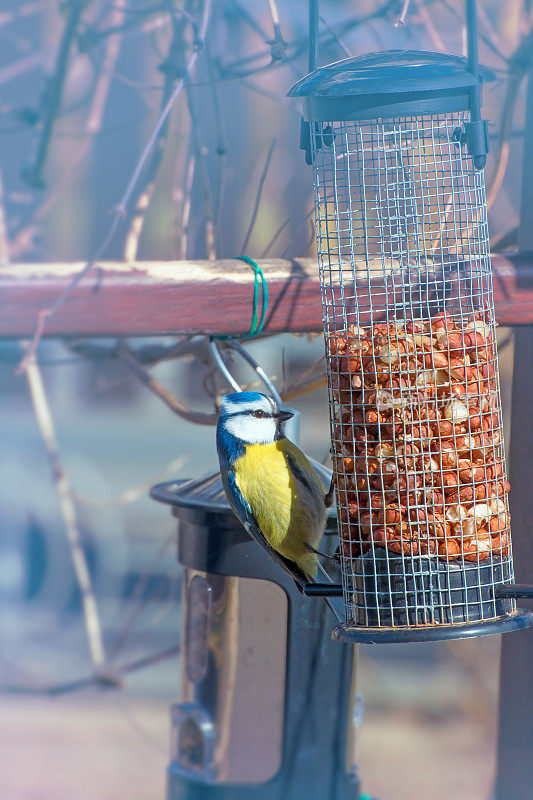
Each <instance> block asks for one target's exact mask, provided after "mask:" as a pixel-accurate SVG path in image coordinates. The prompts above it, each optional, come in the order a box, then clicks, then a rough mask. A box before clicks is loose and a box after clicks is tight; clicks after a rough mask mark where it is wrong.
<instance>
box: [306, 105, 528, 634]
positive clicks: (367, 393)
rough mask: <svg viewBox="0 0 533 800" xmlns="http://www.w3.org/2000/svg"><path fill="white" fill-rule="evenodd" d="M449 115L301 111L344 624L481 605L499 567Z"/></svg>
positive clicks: (496, 396)
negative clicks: (326, 115)
mask: <svg viewBox="0 0 533 800" xmlns="http://www.w3.org/2000/svg"><path fill="white" fill-rule="evenodd" d="M467 119H468V117H467V115H466V114H457V113H449V114H438V115H428V116H423V117H422V116H404V117H398V118H394V119H387V120H370V121H362V122H353V121H349V122H330V123H329V124H322V123H312V124H311V142H312V152H313V164H314V177H315V211H316V235H317V248H318V257H319V266H320V277H321V286H322V301H323V314H324V328H325V335H326V352H327V358H328V360H327V366H328V369H327V372H328V390H329V398H330V418H331V435H332V456H333V467H334V476H335V481H336V490H337V506H338V509H339V512H338V513H339V532H340V539H341V551H342V575H343V587H344V598H345V607H346V621H347V623H348V624H356V625H362V626H366V627H382V626H387V627H390V626H397V625H399V626H403V625H428V624H438V623H454V622H470V621H475V620H480V619H490V618H495V617H497V616H500V615H501V614H502V613H508V612H509V611H512V610H513V609H514V604H513V603H512V601H505V604H504V605H502V601H497V600H495V597H494V586H495V584H496V583H502V582H510V581H512V580H513V568H512V554H511V541H510V530H509V509H508V501H507V491H508V484H507V481H506V474H505V462H504V452H503V434H502V419H501V404H500V391H499V382H498V364H497V353H496V336H495V319H494V303H493V296H492V280H491V271H490V259H489V242H488V229H487V210H486V202H485V188H484V180H483V172H482V171H477V170H475V168H474V166H473V164H472V159H471V158H470V157H469V156H468V155H467V154H466V153H465V151H464V149H463V148H462V147H461V145H460V144H458V143H456V141H455V140H454V138H455V137H454V132H456V131H457V129H458V128H460V126H461V125H462V123H463V122H465V121H467Z"/></svg>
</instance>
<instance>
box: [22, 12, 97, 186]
mask: <svg viewBox="0 0 533 800" xmlns="http://www.w3.org/2000/svg"><path fill="white" fill-rule="evenodd" d="M89 2H90V0H70V2H68V3H67V9H68V14H67V21H66V23H65V29H64V31H63V36H62V37H61V42H60V44H59V48H58V51H57V57H56V63H55V66H54V74H53V76H52V78H51V79H50V80H49V82H48V86H47V89H46V92H45V95H44V96H45V103H44V107H43V123H42V128H41V135H40V138H39V142H38V144H37V152H36V154H35V158H34V160H33V164H31V165H30V166H29V167H28V168H27V169H26V170H25V171H24V176H25V178H26V180H27V181H28V183H31V184H32V186H38V187H41V186H42V185H43V179H42V172H43V169H44V166H45V163H46V157H47V155H48V149H49V147H50V142H51V139H52V132H53V130H54V125H55V123H56V119H57V115H58V113H59V109H60V106H61V97H62V95H63V86H64V84H65V79H66V77H67V66H68V61H69V57H70V51H71V49H72V46H73V44H74V40H75V37H76V32H77V29H78V25H79V23H80V19H81V15H82V14H83V12H84V10H85V8H86V6H87V4H88V3H89Z"/></svg>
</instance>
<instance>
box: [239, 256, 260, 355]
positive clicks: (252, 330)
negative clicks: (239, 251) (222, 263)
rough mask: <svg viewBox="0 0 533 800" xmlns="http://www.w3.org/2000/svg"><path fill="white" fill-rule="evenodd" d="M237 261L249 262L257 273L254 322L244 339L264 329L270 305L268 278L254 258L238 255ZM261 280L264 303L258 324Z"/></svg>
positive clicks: (253, 309) (256, 334) (253, 308)
mask: <svg viewBox="0 0 533 800" xmlns="http://www.w3.org/2000/svg"><path fill="white" fill-rule="evenodd" d="M236 259H237V261H244V263H245V264H248V265H249V266H250V267H252V269H253V270H254V273H255V283H254V298H253V307H252V324H251V325H250V330H249V331H248V333H246V334H245V335H244V336H243V338H244V339H252V338H253V337H254V336H258V335H259V334H260V333H261V331H262V330H263V325H264V323H265V317H266V312H267V307H268V286H267V282H266V278H265V276H264V274H263V270H262V269H261V267H260V266H259V264H257V263H256V262H255V261H254V260H253V258H248V256H236ZM259 281H261V288H262V298H261V300H262V303H261V306H262V308H261V319H260V320H259V324H257V311H258V307H259V285H260V283H259Z"/></svg>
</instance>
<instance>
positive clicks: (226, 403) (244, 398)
mask: <svg viewBox="0 0 533 800" xmlns="http://www.w3.org/2000/svg"><path fill="white" fill-rule="evenodd" d="M265 400H267V401H269V402H270V403H271V405H272V409H271V410H272V411H274V410H275V409H276V408H277V405H276V402H275V401H274V400H272V398H271V397H268V396H267V395H265V394H261V393H260V392H233V394H227V395H225V396H224V397H222V398H221V400H220V416H225V415H226V414H230V413H235V411H236V406H244V405H248V404H252V403H261V402H264V401H265Z"/></svg>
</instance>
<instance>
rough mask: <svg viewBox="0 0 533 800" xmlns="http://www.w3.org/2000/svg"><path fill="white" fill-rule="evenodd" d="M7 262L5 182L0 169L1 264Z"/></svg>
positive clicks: (7, 240)
mask: <svg viewBox="0 0 533 800" xmlns="http://www.w3.org/2000/svg"><path fill="white" fill-rule="evenodd" d="M7 264H9V239H8V235H7V223H6V210H5V206H4V182H3V179H2V171H1V170H0V266H6V265H7Z"/></svg>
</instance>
